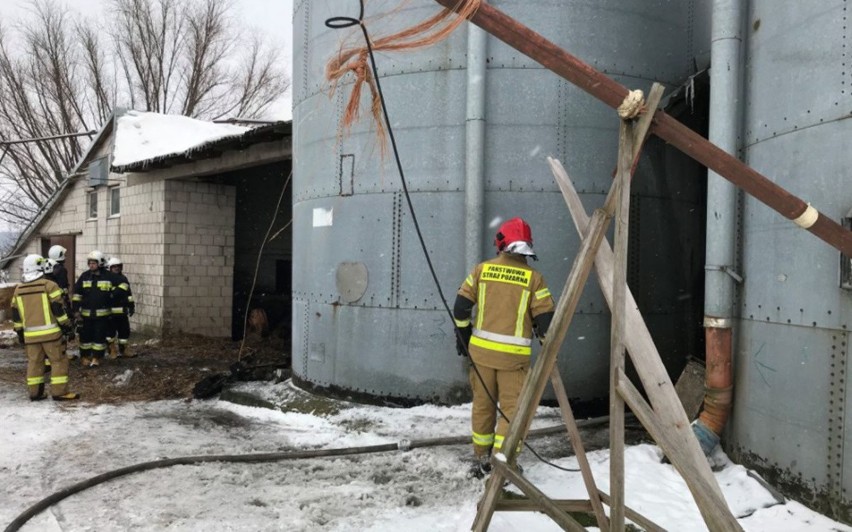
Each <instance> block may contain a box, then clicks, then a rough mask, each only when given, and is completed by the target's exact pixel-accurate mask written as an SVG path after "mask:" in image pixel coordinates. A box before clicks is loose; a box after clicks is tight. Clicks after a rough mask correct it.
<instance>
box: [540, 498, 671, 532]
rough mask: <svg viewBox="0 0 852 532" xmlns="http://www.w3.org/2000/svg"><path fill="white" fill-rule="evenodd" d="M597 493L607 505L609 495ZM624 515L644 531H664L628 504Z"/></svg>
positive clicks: (664, 530) (664, 531)
mask: <svg viewBox="0 0 852 532" xmlns="http://www.w3.org/2000/svg"><path fill="white" fill-rule="evenodd" d="M599 495H600V496H601V500H602V501H603V502H604V503H605V504H607V505H608V504H609V503H610V500H609V495H607V494H606V493H604V492H602V491H601V492H599ZM555 502H557V503H558V502H559V501H555ZM624 515H625V516H626V517H627V518H628V519H630V520H631V521H633V522H634V523H636V524H637V525H639V526H641V527H642V528H644V529H645V531H646V532H666V529H665V528H663V527H661V526H660V525H658V524H656V523H655V522H653V521H651V520H650V519H648V518H647V517H645V516H644V515H642V514H640V513H639V512H637V511H636V510H634V509H632V508H630V507H629V506H625V507H624Z"/></svg>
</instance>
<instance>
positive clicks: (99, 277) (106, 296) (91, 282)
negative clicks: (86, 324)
mask: <svg viewBox="0 0 852 532" xmlns="http://www.w3.org/2000/svg"><path fill="white" fill-rule="evenodd" d="M112 291H113V276H112V274H111V273H110V272H108V271H106V270H103V269H100V270H98V273H97V274H94V273H92V272H91V271H90V270H87V271H85V272H83V273H82V274H81V275H80V278H79V279H77V282H76V283H75V284H74V297H73V298H71V302H72V303H73V305H74V309H75V310H79V311H80V314H81V315H82V316H83V317H84V318H93V317H98V318H103V317H107V316H109V315H110V314H112Z"/></svg>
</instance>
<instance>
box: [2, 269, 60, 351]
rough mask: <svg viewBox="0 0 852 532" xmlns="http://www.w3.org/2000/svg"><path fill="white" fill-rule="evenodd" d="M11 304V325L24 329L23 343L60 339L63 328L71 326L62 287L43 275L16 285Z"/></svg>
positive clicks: (17, 329)
mask: <svg viewBox="0 0 852 532" xmlns="http://www.w3.org/2000/svg"><path fill="white" fill-rule="evenodd" d="M11 306H12V324H13V326H14V328H15V330H16V331H21V332H23V339H24V343H26V344H34V343H43V342H50V341H53V340H59V339H60V338H61V337H62V329H63V328H64V327H67V326H69V325H70V321H69V319H68V316H67V315H66V314H65V306H64V305H63V301H62V289H61V288H59V285H57V284H56V283H54V282H53V281H51V280H48V279H45V278H43V277H42V278H40V279H36V280H35V281H31V282H29V283H23V284H19V285H18V286H17V287H15V294H14V295H13V296H12V305H11Z"/></svg>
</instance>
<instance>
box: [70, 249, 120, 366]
mask: <svg viewBox="0 0 852 532" xmlns="http://www.w3.org/2000/svg"><path fill="white" fill-rule="evenodd" d="M86 263H87V265H88V267H89V269H88V270H86V271H85V272H83V273H82V274H81V275H80V278H79V279H77V282H76V283H75V284H74V296H73V297H72V298H71V303H72V305H73V307H74V313H75V315H77V314H79V316H80V318H81V319H82V320H83V329H82V330H81V331H80V363H81V364H82V365H83V367H95V366H98V365H100V363H101V360H103V358H104V356H105V355H106V349H107V342H106V338H107V334H108V331H109V326H110V323H109V322H110V315H111V314H112V275H111V274H110V273H109V271H107V269H106V258H105V257H104V254H103V253H101V252H100V251H98V250H95V251H92V252H91V253H89V255H88V256H87V257H86Z"/></svg>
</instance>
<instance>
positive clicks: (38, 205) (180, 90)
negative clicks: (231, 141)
mask: <svg viewBox="0 0 852 532" xmlns="http://www.w3.org/2000/svg"><path fill="white" fill-rule="evenodd" d="M32 6H33V9H32V12H33V15H32V16H31V18H29V19H26V20H24V21H22V22H21V24H20V25H19V26H18V27H17V31H16V32H10V31H9V30H8V29H7V28H4V27H2V26H0V141H8V140H11V139H25V138H38V137H47V136H56V135H63V134H67V133H74V132H79V131H89V130H93V129H97V128H98V127H99V126H100V125H101V124H102V123H103V122H104V121H105V120H106V119H107V118H108V117H109V116H110V114H111V112H112V109H113V108H114V107H117V106H120V107H129V108H133V109H137V110H142V111H154V112H160V113H171V114H182V115H186V116H191V117H194V118H203V119H216V118H221V117H223V116H227V115H232V116H241V117H247V118H253V117H258V116H261V115H262V114H263V112H264V111H265V110H266V109H267V108H268V107H269V105H270V104H271V103H272V102H274V101H275V100H276V99H277V98H279V97H280V96H281V95H282V94H283V93H284V92H285V91H286V90H287V89H288V88H289V86H290V83H289V80H288V79H287V77H286V75H285V74H284V69H283V65H282V62H281V60H280V57H279V54H278V51H277V50H275V49H273V48H272V47H270V46H269V45H268V44H267V43H266V42H265V41H264V40H263V38H262V37H260V36H258V35H257V34H256V33H253V32H248V31H244V30H243V29H242V28H241V27H240V26H239V25H238V23H237V22H236V21H235V20H234V18H233V17H232V11H233V5H232V3H231V0H110V4H109V10H108V15H109V22H108V27H109V31H108V32H106V34H105V35H104V34H102V33H101V32H99V31H98V30H97V28H98V25H97V21H96V20H93V19H83V18H80V17H78V16H76V15H75V14H74V13H72V12H70V11H69V10H68V9H67V8H65V7H64V6H63V5H62V4H59V3H58V1H57V0H33V2H32ZM102 35H104V36H103V37H102ZM86 144H87V141H86V139H85V138H83V139H81V138H79V137H67V138H62V139H56V140H51V141H39V142H32V143H24V144H15V145H11V146H4V145H2V144H0V157H3V159H2V162H1V163H0V220H4V221H7V222H9V223H12V224H15V225H19V224H21V223H26V222H27V221H29V220H31V219H32V218H33V217H34V216H35V215H37V213H38V212H39V211H40V210H41V209H42V208H43V207H44V205H45V203H46V202H47V200H48V199H49V197H50V195H51V194H52V193H53V192H54V191H55V190H56V189H57V187H58V185H59V184H60V183H61V181H62V179H64V178H65V177H66V176H67V173H68V171H69V169H70V168H72V166H73V165H74V164H75V162H76V161H77V159H78V158H79V157H80V155H81V153H82V151H83V148H84V147H85V145H86ZM4 149H5V150H6V153H5V157H4Z"/></svg>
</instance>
